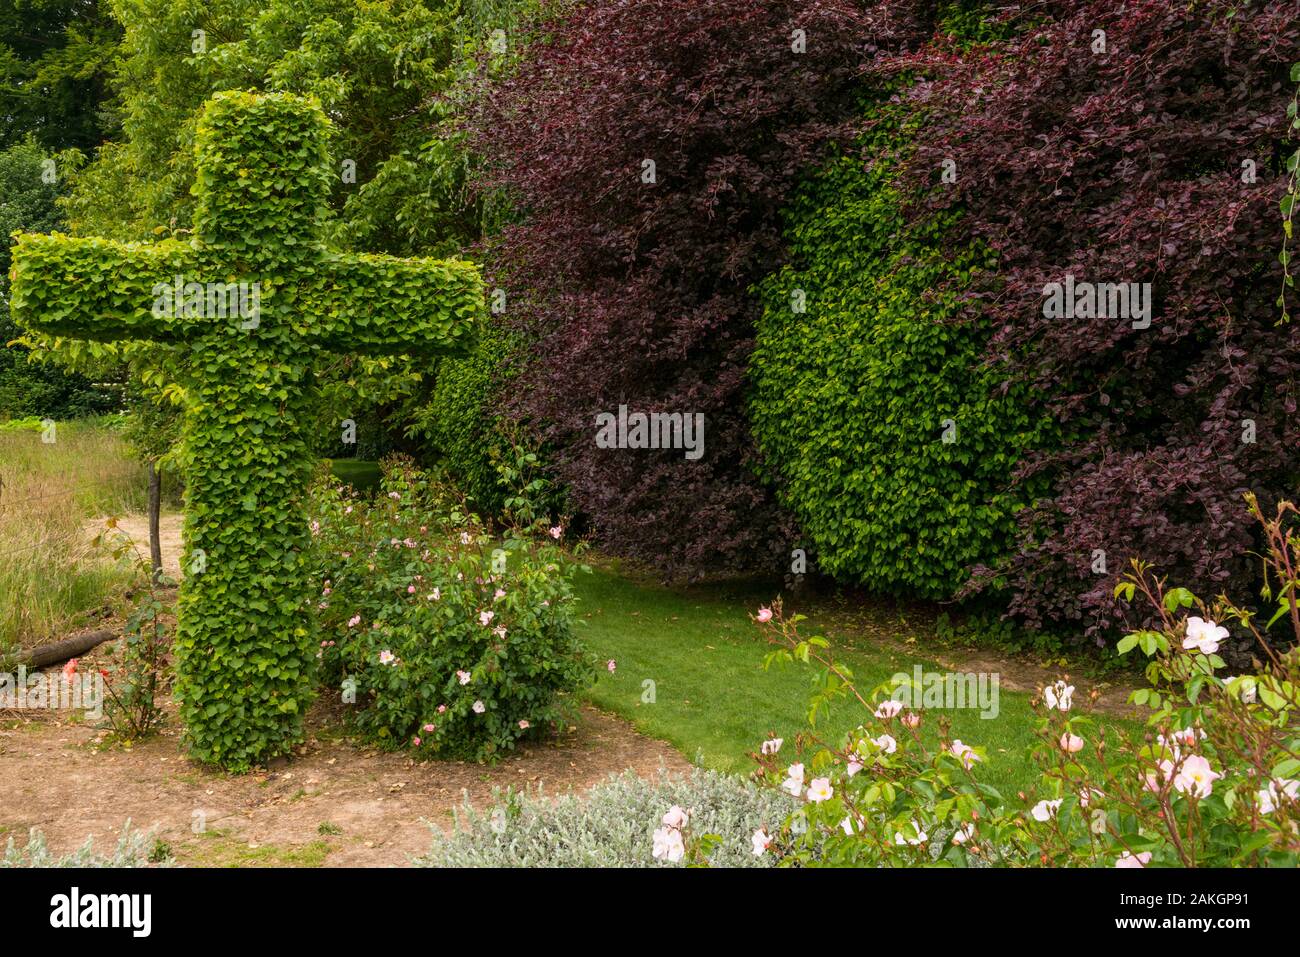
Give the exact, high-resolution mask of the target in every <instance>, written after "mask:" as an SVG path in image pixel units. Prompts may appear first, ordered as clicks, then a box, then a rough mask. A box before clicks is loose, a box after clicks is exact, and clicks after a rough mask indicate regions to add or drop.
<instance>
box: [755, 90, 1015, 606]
mask: <svg viewBox="0 0 1300 957" xmlns="http://www.w3.org/2000/svg"><path fill="white" fill-rule="evenodd" d="M882 120H883V122H882V123H881V124H880V125H878V126H877V127H876V128H875V129H874V131H873V132H872V133H871V134H870V135H869V136H867V137H865V138H863V139H862V140H861V141H860V143H859V144H858V145H859V146H860V147H861V155H858V154H857V152H856V151H850V153H849V154H841V155H837V156H836V157H835V158H834V159H833V160H832V161H830V162H829V163H828V164H827V165H826V166H825V168H824V169H823V170H821V171H820V172H819V173H817V174H816V175H815V176H814V177H813V178H812V179H811V180H810V181H809V182H808V184H807V185H806V186H805V188H804V189H803V190H802V191H801V194H800V195H799V196H798V197H797V199H796V200H795V201H794V203H793V204H792V207H791V211H790V214H789V224H788V240H789V243H790V247H791V254H792V256H791V262H790V264H789V265H788V266H787V267H786V268H783V269H782V270H781V271H779V272H778V273H776V274H774V275H772V276H771V277H769V278H768V279H767V280H765V281H764V282H763V283H762V284H761V286H760V288H759V290H758V291H759V294H760V296H761V300H762V303H763V314H762V317H761V319H760V321H759V323H758V328H757V336H756V347H755V350H754V353H753V356H752V358H751V364H750V377H751V385H752V388H751V392H750V414H751V418H752V422H753V429H754V433H755V436H756V438H757V441H758V443H759V446H760V448H761V451H762V453H763V458H764V462H765V465H764V468H765V469H766V471H767V474H768V476H769V478H771V479H772V480H773V481H774V482H775V484H776V486H777V488H778V491H779V494H780V497H781V499H782V501H783V502H784V504H785V505H786V507H787V508H789V509H790V510H791V511H792V512H793V513H794V514H795V516H796V517H797V518H798V520H799V521H800V523H801V525H802V527H803V530H804V532H805V534H806V535H807V536H808V538H809V540H810V542H811V544H812V545H813V547H814V548H815V551H816V561H817V563H818V565H819V570H820V571H823V572H827V573H830V574H832V575H835V576H836V577H840V578H843V579H846V580H852V581H856V582H860V583H863V584H865V585H867V586H868V587H870V588H872V589H873V590H876V591H879V592H886V593H892V594H899V595H917V596H924V597H931V598H935V597H947V596H950V595H952V594H953V592H954V591H955V590H956V589H957V588H958V587H959V585H960V584H961V583H962V582H963V581H964V579H965V578H966V576H967V569H968V568H969V567H970V566H971V565H972V564H974V563H978V562H984V561H989V560H991V559H994V558H996V557H997V556H998V555H999V554H1001V553H1002V552H1004V551H1005V550H1006V549H1008V548H1010V547H1012V544H1011V543H1012V528H1013V523H1012V514H1013V512H1014V511H1015V509H1016V508H1017V506H1018V505H1019V504H1020V502H1019V501H1018V500H1017V499H1016V498H1015V497H1014V496H1012V495H1010V494H1008V493H1007V491H1006V490H1005V488H1006V485H1007V480H1008V477H1009V476H1010V474H1011V471H1012V469H1013V468H1014V466H1015V464H1016V461H1017V457H1018V451H1019V450H1022V449H1025V448H1028V447H1030V446H1032V445H1033V444H1034V443H1035V442H1036V441H1038V438H1037V435H1036V432H1037V426H1036V424H1035V423H1034V422H1033V421H1031V419H1030V416H1029V414H1028V412H1027V404H1026V403H1025V401H1024V400H1023V398H1022V395H1021V394H1020V393H1018V392H1016V391H1015V390H1012V391H1011V392H1009V393H1008V394H1007V395H1005V396H1001V395H1000V394H998V393H997V391H996V387H997V386H998V385H999V382H1000V379H999V376H998V375H997V373H996V371H994V370H990V369H988V368H986V367H984V366H983V365H982V363H981V356H982V351H983V347H984V345H985V343H986V335H987V333H986V331H985V329H984V328H983V327H982V326H981V325H980V324H978V323H971V322H958V321H957V318H958V303H957V302H956V301H955V296H954V295H952V294H935V293H934V290H936V289H937V288H938V287H939V286H940V285H941V283H942V282H943V281H944V280H946V279H949V278H952V277H956V278H958V279H959V280H968V279H969V278H970V276H971V274H972V273H973V272H974V271H975V270H977V269H979V268H981V267H987V266H989V265H991V263H987V262H985V261H984V257H983V255H982V254H980V253H978V252H977V251H975V250H965V251H962V252H960V253H959V254H957V255H952V254H951V253H947V252H941V251H940V240H941V238H942V236H943V235H944V231H945V229H946V228H948V227H950V225H951V223H952V219H951V215H945V216H937V217H934V218H931V219H930V220H928V221H927V222H926V225H925V226H924V227H923V228H920V229H914V230H911V231H909V230H908V229H906V228H905V225H904V219H903V217H902V215H901V214H900V205H901V204H902V203H903V201H904V197H903V196H901V195H900V194H899V192H898V189H897V187H896V185H895V177H894V172H893V164H892V163H891V162H890V159H889V157H890V156H891V155H894V154H895V153H896V151H898V150H900V149H906V144H907V132H906V130H905V129H904V128H903V127H902V125H901V124H900V123H899V122H898V121H897V120H895V119H894V118H893V117H892V116H889V115H884V116H883V117H882ZM864 159H865V162H864ZM938 188H942V187H938ZM800 290H802V294H803V296H804V297H805V299H804V311H803V312H799V311H797V307H798V302H797V296H798V294H799V291H800ZM945 433H947V434H948V437H949V438H951V439H953V441H951V442H949V441H945Z"/></svg>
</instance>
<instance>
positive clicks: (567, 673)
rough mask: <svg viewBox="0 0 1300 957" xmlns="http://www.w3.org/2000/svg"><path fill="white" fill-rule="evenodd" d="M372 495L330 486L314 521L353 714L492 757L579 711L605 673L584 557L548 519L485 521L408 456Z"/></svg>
mask: <svg viewBox="0 0 1300 957" xmlns="http://www.w3.org/2000/svg"><path fill="white" fill-rule="evenodd" d="M386 464H387V466H388V468H387V470H386V473H385V476H384V479H383V481H382V483H381V488H382V491H381V494H380V495H379V496H378V497H377V499H376V500H375V501H374V503H373V504H372V503H368V502H366V501H365V500H363V499H361V498H358V497H356V496H355V495H350V494H346V495H345V494H343V493H341V492H340V491H339V489H338V488H337V486H326V487H323V488H321V489H319V490H318V493H317V495H316V500H315V503H314V509H313V511H314V512H315V518H314V519H313V520H312V522H311V526H310V527H311V533H312V536H313V545H314V547H313V549H312V555H313V558H312V574H313V578H314V581H315V583H316V590H317V591H318V593H319V598H318V599H317V601H316V607H317V617H318V621H319V623H320V648H319V657H320V660H321V663H322V666H323V667H322V675H323V677H324V680H325V681H326V682H328V683H329V684H332V685H333V686H334V688H335V689H339V690H338V691H335V692H334V693H336V694H338V693H341V695H342V700H343V701H344V703H345V704H346V705H349V706H355V707H353V708H352V709H351V720H352V723H353V724H354V726H355V727H356V728H357V729H358V730H359V731H360V732H361V733H362V734H364V735H365V736H366V737H368V738H369V739H371V740H373V741H375V742H376V743H378V744H380V745H382V746H384V747H390V748H408V749H409V750H410V751H411V752H412V753H413V754H415V755H419V756H429V757H432V756H434V755H437V756H440V757H456V758H469V759H474V760H480V761H485V760H492V759H494V758H496V757H499V756H500V755H501V753H502V752H504V751H507V750H509V749H511V748H513V747H514V746H515V743H516V742H517V741H519V740H520V739H524V738H536V737H538V736H541V735H545V734H547V733H549V732H552V731H554V730H555V729H556V728H557V727H559V726H560V725H561V724H567V722H568V720H569V718H570V717H571V715H570V714H569V711H570V710H571V703H570V702H571V699H570V698H568V695H569V693H571V692H574V691H577V690H579V689H581V688H584V687H587V686H589V685H590V684H591V683H592V681H593V680H594V678H595V663H594V659H593V658H592V656H591V655H590V654H588V653H587V652H586V651H585V650H584V648H583V646H582V643H581V642H580V641H579V640H578V637H577V634H576V631H575V628H574V601H575V599H574V597H573V592H572V589H571V587H570V577H571V575H572V574H573V572H574V571H575V570H576V567H577V566H574V565H573V563H572V562H570V561H569V560H568V559H567V558H566V557H565V555H564V554H563V552H562V551H561V550H560V549H559V547H558V546H557V545H556V544H555V543H554V541H553V540H552V539H551V537H550V536H549V535H548V534H546V533H545V531H543V529H542V528H540V527H539V528H538V529H536V530H533V531H528V530H524V531H516V530H512V531H510V532H508V533H507V534H506V536H505V537H504V538H502V539H499V540H498V539H493V538H491V537H489V536H487V535H486V534H484V531H483V529H482V526H481V525H480V524H479V523H478V522H477V521H476V520H475V519H474V517H473V516H471V515H467V514H465V513H464V512H463V511H461V509H460V506H459V503H458V502H456V501H455V497H454V496H453V495H452V493H451V492H450V490H444V489H443V488H441V487H440V486H439V485H438V484H437V483H436V482H434V481H431V480H430V478H429V477H428V475H427V474H426V473H424V472H421V471H419V470H418V469H415V468H412V467H410V466H409V464H407V462H406V461H404V460H401V459H397V460H394V461H392V462H389V463H386Z"/></svg>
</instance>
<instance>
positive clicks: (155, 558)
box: [149, 459, 162, 582]
mask: <svg viewBox="0 0 1300 957" xmlns="http://www.w3.org/2000/svg"><path fill="white" fill-rule="evenodd" d="M161 510H162V472H161V471H159V469H158V463H157V462H156V461H154V460H153V459H150V460H149V564H150V565H152V566H153V580H154V582H157V581H158V579H159V577H160V576H161V575H162V540H161V538H160V537H159V533H158V517H159V513H160V512H161Z"/></svg>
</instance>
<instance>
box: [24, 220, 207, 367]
mask: <svg viewBox="0 0 1300 957" xmlns="http://www.w3.org/2000/svg"><path fill="white" fill-rule="evenodd" d="M16 239H17V245H16V246H15V247H14V251H13V267H12V268H11V270H10V279H11V283H12V285H11V290H12V297H13V298H12V301H11V304H10V308H11V311H12V314H13V318H14V320H15V321H16V322H18V324H19V325H21V326H23V327H24V328H26V329H29V330H31V331H32V332H39V333H48V334H51V335H57V336H67V337H69V338H73V339H94V340H98V341H101V342H113V341H116V340H121V339H152V340H156V341H161V342H181V341H184V340H186V339H188V338H190V336H191V335H192V334H193V332H194V326H195V324H196V323H199V322H203V321H204V320H202V319H188V318H184V317H183V315H180V314H175V315H173V314H169V313H167V312H163V311H161V310H159V309H158V308H156V307H157V301H158V296H157V295H156V292H155V288H156V287H157V286H159V285H160V284H167V285H168V286H170V285H171V284H172V283H173V282H174V277H176V276H179V275H184V274H185V273H186V272H187V271H188V270H189V269H190V268H191V267H190V264H191V263H192V262H193V260H194V253H193V250H192V249H191V248H190V245H189V244H188V243H186V242H182V241H179V240H170V239H169V240H164V241H162V242H158V243H149V244H145V243H117V242H112V241H110V240H107V239H79V238H74V237H72V236H65V235H63V234H61V233H53V234H51V235H48V236H46V235H41V234H32V233H26V234H18V235H17V236H16ZM177 312H178V313H183V310H179V311H177Z"/></svg>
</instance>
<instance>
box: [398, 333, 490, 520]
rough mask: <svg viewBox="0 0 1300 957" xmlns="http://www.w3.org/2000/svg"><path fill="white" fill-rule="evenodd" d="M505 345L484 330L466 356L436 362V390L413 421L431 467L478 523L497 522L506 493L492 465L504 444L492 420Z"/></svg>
mask: <svg viewBox="0 0 1300 957" xmlns="http://www.w3.org/2000/svg"><path fill="white" fill-rule="evenodd" d="M507 352H508V340H507V338H506V336H505V333H504V332H503V331H502V330H501V329H500V327H499V326H496V325H494V324H491V323H489V324H487V325H486V326H485V327H484V335H483V337H482V338H481V339H480V341H479V344H478V348H477V349H476V350H475V351H474V353H473V354H472V355H469V356H464V357H460V356H457V357H452V358H447V359H442V360H440V361H439V362H438V368H437V370H436V372H435V373H434V375H435V378H436V384H435V385H434V387H433V390H432V393H431V394H430V396H429V401H428V403H427V404H425V405H424V406H422V407H421V408H420V409H419V411H418V413H417V418H416V426H415V430H416V431H417V432H419V434H421V435H422V436H423V437H424V439H425V440H426V442H427V451H428V454H429V456H430V458H431V459H433V460H435V461H437V462H438V463H439V464H440V465H441V466H442V467H443V468H444V469H446V471H447V473H448V475H449V476H450V477H451V479H452V480H453V481H454V482H455V483H456V485H457V486H458V487H459V488H460V490H461V491H462V492H464V493H465V495H466V496H467V497H468V498H469V501H470V504H471V505H472V506H473V508H474V509H475V510H476V511H478V513H479V514H480V515H482V516H484V517H488V518H495V517H497V516H499V515H500V514H501V513H502V511H503V509H504V507H505V499H506V489H505V488H504V487H503V486H502V484H501V477H500V474H499V472H498V469H497V463H496V459H497V458H499V457H500V456H502V455H506V454H508V451H509V447H510V443H509V442H508V441H507V439H506V437H505V436H504V435H503V434H502V431H501V423H500V420H499V418H498V414H499V411H500V402H499V398H498V393H497V390H498V389H499V388H500V387H501V382H500V380H499V377H500V376H502V375H507V376H508V375H510V374H511V371H510V368H509V366H508V365H507V364H506V362H505V358H506V355H507Z"/></svg>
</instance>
